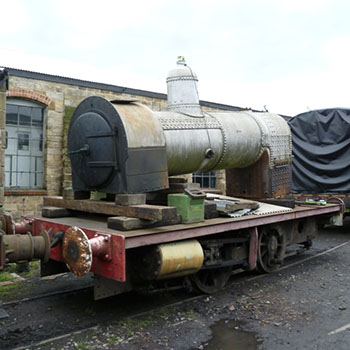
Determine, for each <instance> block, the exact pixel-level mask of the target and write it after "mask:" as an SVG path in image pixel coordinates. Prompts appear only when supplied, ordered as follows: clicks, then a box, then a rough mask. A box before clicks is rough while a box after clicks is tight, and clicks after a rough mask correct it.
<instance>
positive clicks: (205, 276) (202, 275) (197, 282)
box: [190, 267, 232, 294]
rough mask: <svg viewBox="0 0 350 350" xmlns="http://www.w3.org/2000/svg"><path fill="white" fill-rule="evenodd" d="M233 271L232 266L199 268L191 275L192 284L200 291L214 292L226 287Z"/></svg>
mask: <svg viewBox="0 0 350 350" xmlns="http://www.w3.org/2000/svg"><path fill="white" fill-rule="evenodd" d="M231 272H232V268H231V267H224V268H219V269H205V270H199V271H198V272H197V273H195V274H194V275H191V276H190V278H191V282H192V285H193V286H194V287H195V289H197V290H198V291H199V292H202V293H206V294H212V293H216V292H218V291H219V290H220V289H222V288H224V287H225V285H226V283H227V281H228V279H229V278H230V275H231Z"/></svg>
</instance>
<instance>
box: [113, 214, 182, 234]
mask: <svg viewBox="0 0 350 350" xmlns="http://www.w3.org/2000/svg"><path fill="white" fill-rule="evenodd" d="M180 223H181V216H180V215H177V216H176V218H175V219H173V220H170V221H163V220H162V221H151V220H144V219H138V218H128V217H125V216H115V217H109V218H108V223H107V227H108V228H112V229H114V230H119V231H132V230H138V229H142V228H152V227H159V226H168V225H177V224H180Z"/></svg>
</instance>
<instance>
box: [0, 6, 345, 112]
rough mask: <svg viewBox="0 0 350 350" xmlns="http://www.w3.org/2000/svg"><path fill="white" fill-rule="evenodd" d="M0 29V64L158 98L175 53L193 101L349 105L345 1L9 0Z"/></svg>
mask: <svg viewBox="0 0 350 350" xmlns="http://www.w3.org/2000/svg"><path fill="white" fill-rule="evenodd" d="M0 28H1V29H0V66H7V67H13V68H19V69H26V70H33V71H36V72H43V73H49V74H57V75H61V76H68V77H72V78H79V79H85V80H91V81H97V82H102V83H111V84H114V85H121V86H126V87H132V88H138V89H144V90H150V91H156V92H166V83H165V78H166V75H167V73H168V71H169V70H170V69H171V68H172V67H174V65H175V63H176V58H177V56H179V55H183V56H185V58H186V61H187V63H188V65H189V66H190V67H191V68H192V69H193V70H194V71H195V72H196V73H197V76H198V79H199V95H200V99H202V100H207V101H211V102H218V103H226V104H230V105H235V106H240V107H251V108H255V109H260V110H261V109H263V108H264V106H266V107H267V109H268V110H269V111H270V112H276V113H283V114H287V115H295V114H298V113H301V112H304V111H307V110H308V109H318V108H329V107H350V91H349V90H350V88H349V82H350V69H349V67H350V1H342V0H329V1H328V0H290V1H289V0H231V1H225V0H215V1H214V0H211V1H207V0H198V1H195V0H187V1H182V0H176V1H172V0H171V1H167V0H163V1H161V0H144V1H137V0H129V1H125V0H123V1H118V0H111V1H108V0H98V1H97V0H93V1H90V0H84V1H82V0H57V1H50V0H45V1H41V0H31V1H29V0H28V1H25V0H11V1H2V2H1V3H0Z"/></svg>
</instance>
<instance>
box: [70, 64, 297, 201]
mask: <svg viewBox="0 0 350 350" xmlns="http://www.w3.org/2000/svg"><path fill="white" fill-rule="evenodd" d="M196 83H197V77H196V75H195V74H194V73H193V72H192V70H191V69H190V68H189V67H188V66H186V65H184V64H180V65H178V66H177V67H176V68H175V69H173V70H171V71H170V73H169V75H168V78H167V84H168V111H164V112H154V111H152V110H150V109H149V108H147V107H146V106H144V105H141V104H139V103H136V102H133V101H119V100H114V101H111V102H110V101H107V100H106V99H104V98H102V97H89V98H87V99H86V100H84V101H83V102H82V103H81V104H80V105H79V106H78V107H77V109H76V110H75V112H74V114H73V117H72V119H71V123H70V127H69V132H68V154H69V157H70V160H71V165H72V181H73V189H74V191H76V192H77V195H78V197H77V198H84V197H85V198H88V197H90V191H100V192H105V193H114V194H116V193H145V192H151V191H157V190H162V189H165V188H167V187H168V185H169V184H168V177H169V176H173V175H180V174H188V173H193V172H196V171H201V172H207V171H211V170H216V169H230V168H246V167H248V166H251V165H252V164H254V163H255V162H256V161H257V160H258V159H259V158H260V157H261V155H262V154H263V153H264V151H266V152H267V153H268V158H269V161H268V163H267V164H266V165H267V167H268V168H270V169H273V168H275V167H279V168H281V167H285V168H286V169H288V170H289V167H290V163H291V133H290V129H289V127H288V124H287V123H286V122H285V121H284V120H283V119H282V118H281V117H280V116H278V115H276V114H272V113H257V112H253V111H251V110H247V111H239V112H234V111H228V112H223V111H220V112H210V113H209V112H203V111H202V110H201V107H200V104H199V99H198V93H197V85H196ZM251 181H259V179H256V178H255V179H253V178H252V180H251ZM280 185H281V186H284V187H285V192H288V191H289V188H288V185H289V184H288V181H286V183H283V184H280Z"/></svg>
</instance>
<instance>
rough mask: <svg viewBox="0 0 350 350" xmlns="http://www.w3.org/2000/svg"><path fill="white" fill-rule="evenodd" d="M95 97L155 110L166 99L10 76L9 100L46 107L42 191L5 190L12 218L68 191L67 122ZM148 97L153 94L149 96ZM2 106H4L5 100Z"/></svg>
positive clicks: (220, 178) (221, 176) (221, 175)
mask: <svg viewBox="0 0 350 350" xmlns="http://www.w3.org/2000/svg"><path fill="white" fill-rule="evenodd" d="M129 90H130V89H129ZM3 95H4V93H3ZM96 95H97V96H102V97H105V98H106V99H108V100H115V99H120V100H123V99H128V100H130V99H132V100H137V101H138V102H140V103H143V104H145V105H147V106H148V107H150V108H151V109H152V110H155V111H160V110H166V109H167V101H166V99H165V97H162V98H160V97H159V98H157V97H152V96H142V95H135V94H128V93H122V92H114V91H109V90H107V89H106V90H105V89H98V88H93V87H83V86H78V85H77V86H75V85H72V84H65V83H60V82H54V81H47V80H40V79H32V78H25V77H22V76H16V75H11V74H10V75H9V91H8V92H7V96H8V97H11V98H21V99H27V100H32V101H36V102H39V103H40V104H42V105H43V106H46V109H45V121H44V128H45V130H44V188H43V189H42V190H8V189H5V210H7V211H9V212H11V213H12V215H13V216H14V218H15V219H18V218H19V217H21V216H22V215H34V214H38V213H40V211H41V208H42V198H43V196H44V195H49V196H52V195H60V194H62V191H63V190H64V189H69V188H71V170H70V162H69V158H68V156H67V133H68V127H69V122H70V119H71V117H72V114H73V112H74V109H75V107H76V106H77V105H78V104H79V103H80V102H81V101H82V100H84V99H85V98H87V97H89V96H96ZM149 95H152V93H150V94H149ZM153 95H157V94H153ZM158 95H161V94H158ZM2 103H4V97H3V98H2ZM0 108H1V107H0ZM203 108H204V110H207V111H213V110H221V108H211V107H203ZM0 123H1V120H0ZM3 139H4V138H3V137H2V140H3ZM1 147H4V145H1ZM2 174H3V172H2ZM218 184H219V189H221V190H224V171H221V172H219V176H218ZM0 196H1V194H0Z"/></svg>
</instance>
